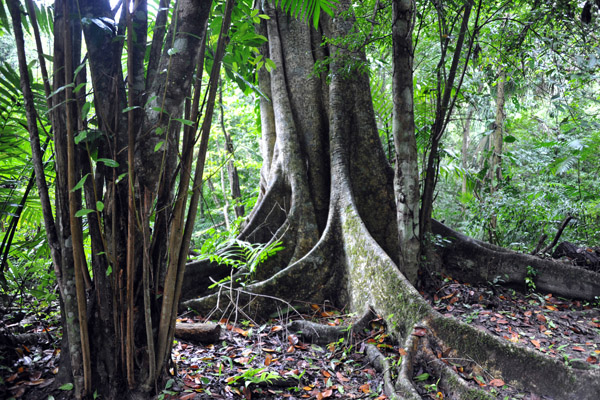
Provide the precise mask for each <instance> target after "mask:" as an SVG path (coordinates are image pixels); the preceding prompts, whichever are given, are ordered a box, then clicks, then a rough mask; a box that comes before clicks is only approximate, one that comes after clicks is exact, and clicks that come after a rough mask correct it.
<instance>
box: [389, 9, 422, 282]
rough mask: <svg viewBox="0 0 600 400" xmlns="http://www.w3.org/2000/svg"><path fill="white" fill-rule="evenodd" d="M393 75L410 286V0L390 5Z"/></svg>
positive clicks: (413, 159) (415, 218) (414, 260)
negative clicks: (391, 13) (391, 12)
mask: <svg viewBox="0 0 600 400" xmlns="http://www.w3.org/2000/svg"><path fill="white" fill-rule="evenodd" d="M392 7H393V8H392V10H393V15H392V18H393V22H392V38H393V41H394V43H393V48H394V52H393V57H394V58H393V61H394V74H393V77H392V91H393V97H394V109H393V117H392V118H393V125H392V130H393V133H394V144H395V147H396V165H395V176H394V184H395V185H394V186H395V197H396V209H397V215H398V216H397V218H398V237H399V246H398V247H399V249H400V257H399V264H398V265H399V267H400V270H401V271H402V273H403V274H404V276H406V278H407V279H408V280H409V281H410V282H411V283H413V284H415V283H416V281H417V272H418V267H419V251H420V242H419V240H420V235H419V195H420V193H419V170H418V155H417V141H416V138H415V118H414V111H413V70H412V69H413V44H412V30H413V29H412V24H413V16H414V15H413V13H414V8H415V4H414V1H412V0H394V2H393V5H392Z"/></svg>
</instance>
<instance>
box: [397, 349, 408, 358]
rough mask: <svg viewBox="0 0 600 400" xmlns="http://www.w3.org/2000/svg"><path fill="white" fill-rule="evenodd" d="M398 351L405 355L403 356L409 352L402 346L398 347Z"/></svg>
mask: <svg viewBox="0 0 600 400" xmlns="http://www.w3.org/2000/svg"><path fill="white" fill-rule="evenodd" d="M398 353H399V354H400V355H401V356H403V357H404V356H405V355H406V354H407V353H406V350H404V349H403V348H402V347H400V348H399V349H398Z"/></svg>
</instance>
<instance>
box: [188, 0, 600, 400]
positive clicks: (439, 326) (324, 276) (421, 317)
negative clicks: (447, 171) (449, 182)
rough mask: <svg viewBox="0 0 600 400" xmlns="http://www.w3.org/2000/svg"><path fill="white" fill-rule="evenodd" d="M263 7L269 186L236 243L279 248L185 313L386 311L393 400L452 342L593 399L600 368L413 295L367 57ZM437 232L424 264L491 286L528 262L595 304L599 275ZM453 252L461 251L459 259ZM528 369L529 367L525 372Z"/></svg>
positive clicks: (337, 21)
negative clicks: (399, 353)
mask: <svg viewBox="0 0 600 400" xmlns="http://www.w3.org/2000/svg"><path fill="white" fill-rule="evenodd" d="M348 7H349V5H348V2H341V5H340V8H341V11H346V10H347V9H348ZM264 12H265V13H267V14H268V15H269V16H270V17H271V19H270V20H268V21H267V22H266V23H265V24H266V27H265V26H263V27H262V29H265V28H266V30H267V32H268V38H269V47H268V49H266V50H267V51H268V53H267V54H266V55H268V57H270V58H271V59H272V60H273V61H274V62H275V64H276V65H277V68H276V69H274V70H273V71H272V72H271V73H269V74H266V73H262V74H261V78H262V82H261V87H262V88H263V89H267V90H266V91H265V93H267V92H268V93H270V94H271V102H267V101H265V102H263V103H262V107H268V109H266V110H265V109H263V111H262V116H263V118H264V119H263V121H265V119H266V120H268V119H269V118H273V120H272V121H271V122H272V123H271V124H268V123H267V124H265V123H263V125H262V126H263V129H265V130H266V131H265V132H263V133H264V135H263V140H264V142H263V150H266V151H267V152H268V153H269V154H272V158H270V159H269V158H266V159H265V162H266V164H268V165H267V166H266V167H265V168H264V169H263V175H262V177H263V179H265V180H266V181H265V182H263V184H262V185H261V187H262V188H264V190H265V191H264V193H263V194H262V195H261V197H260V201H259V202H258V203H257V205H256V207H255V209H254V210H253V211H252V213H251V214H250V217H249V221H248V223H247V225H246V228H245V229H244V231H243V232H242V233H241V237H242V238H244V239H246V240H249V241H254V242H261V243H265V242H268V241H273V240H281V241H283V243H284V246H285V250H284V251H282V252H280V253H278V255H277V256H276V257H272V258H270V259H269V260H267V263H266V265H265V268H263V269H262V270H259V271H257V278H258V282H255V283H251V284H246V285H245V286H243V287H236V286H235V283H234V284H232V285H226V286H222V287H221V288H219V289H218V293H212V294H211V293H210V292H206V291H204V293H203V297H199V298H192V299H189V300H187V301H185V302H183V303H182V304H181V308H182V309H186V308H188V307H189V308H192V309H195V310H197V311H198V312H199V313H201V314H203V315H204V316H206V315H209V314H210V315H212V316H213V317H215V316H226V317H232V316H233V315H235V314H236V313H238V312H239V313H244V314H245V315H248V316H252V317H254V316H263V317H267V316H268V315H269V314H270V313H272V312H277V311H278V310H281V309H284V308H288V307H289V306H290V305H291V306H295V305H297V304H302V302H305V301H308V302H311V303H321V302H325V301H331V302H332V303H333V304H336V305H338V306H339V307H343V308H345V309H346V310H349V311H350V312H354V313H356V314H357V315H359V316H361V315H366V314H368V313H370V312H374V313H376V314H377V315H381V316H384V318H385V319H386V322H387V327H388V329H389V331H390V332H391V334H392V335H393V336H394V337H395V339H397V340H398V342H399V343H400V345H401V347H403V348H404V349H405V351H406V352H407V355H406V356H405V357H403V358H402V363H401V365H400V366H399V367H398V368H395V371H394V372H395V373H396V376H398V378H397V380H396V381H391V378H390V377H389V375H392V374H389V375H388V378H386V380H385V390H386V393H387V395H388V397H390V398H393V399H398V398H404V399H418V398H420V396H419V395H418V394H417V392H416V390H415V388H414V387H413V383H412V372H413V366H414V364H415V363H416V360H417V359H424V360H425V361H424V362H428V363H429V362H431V363H434V362H436V360H437V359H436V358H435V356H433V357H429V358H427V357H428V356H427V352H426V350H425V344H426V343H427V341H437V342H441V343H442V345H447V346H450V347H451V348H452V349H454V350H455V351H456V354H457V355H456V356H457V357H465V358H470V359H473V360H474V361H475V362H477V363H479V364H480V365H482V367H483V368H486V369H487V370H489V371H494V374H495V377H497V378H502V379H504V380H505V381H514V382H516V384H517V385H521V386H522V387H523V388H525V389H526V390H533V391H535V392H536V393H537V394H539V395H545V396H550V397H554V398H561V399H562V398H580V399H595V398H596V395H597V393H598V390H600V377H599V376H598V374H596V373H593V372H586V371H576V370H573V369H571V368H569V367H567V366H565V365H564V364H563V363H561V362H557V361H555V360H551V359H549V358H547V357H546V356H544V355H540V354H534V353H533V352H530V351H527V350H524V349H521V348H518V347H516V346H514V345H513V344H510V343H508V342H505V341H502V340H499V339H496V338H494V337H491V336H489V335H487V334H485V333H483V332H481V331H479V330H477V329H475V328H474V327H471V326H468V325H465V324H463V323H460V322H458V321H456V320H454V319H452V318H446V317H443V316H441V315H440V314H438V313H437V312H436V311H434V310H433V309H432V308H431V307H430V306H429V305H428V304H427V303H426V302H425V301H424V300H423V298H422V297H421V296H420V295H419V293H417V291H416V290H415V289H414V287H413V286H412V285H411V284H410V282H409V281H408V280H407V279H406V278H405V277H404V276H403V274H402V273H401V272H400V270H399V268H398V260H397V255H398V254H399V253H398V250H397V244H398V241H397V238H398V236H397V227H396V222H397V219H396V218H395V216H396V209H395V202H394V179H393V173H392V171H391V169H390V167H389V165H388V164H387V162H386V159H385V154H384V151H383V148H382V145H381V142H380V140H379V137H378V135H377V129H376V126H375V119H374V113H373V110H372V107H371V106H370V104H371V103H370V98H369V97H370V96H369V84H368V75H366V74H365V73H363V72H362V71H361V70H354V69H352V66H355V65H357V64H359V63H362V62H365V59H364V56H363V55H362V54H360V53H359V52H350V51H348V50H347V49H343V48H339V47H336V46H335V45H333V44H332V43H335V40H333V41H328V42H327V43H328V44H327V46H324V47H322V48H320V49H319V50H320V51H318V49H317V48H315V47H313V46H314V44H317V43H320V37H321V33H319V32H317V31H315V30H313V29H311V28H309V27H308V26H307V25H306V24H304V23H301V22H296V21H292V20H290V18H288V17H286V16H285V15H282V14H281V13H280V12H279V11H276V10H274V9H272V8H267V9H266V10H264ZM352 22H353V21H352V19H351V18H346V19H344V18H341V17H336V18H334V19H330V18H328V17H327V16H322V17H321V23H322V24H323V28H322V29H323V32H322V34H323V35H325V36H328V37H331V38H334V39H335V38H340V37H343V36H345V35H347V34H348V33H349V32H350V30H351V28H352ZM323 53H325V54H327V55H328V56H331V57H332V58H331V60H330V63H329V64H328V68H329V70H328V71H327V76H321V77H316V76H315V75H314V74H313V65H314V63H315V58H316V59H317V60H319V57H320V56H321V55H322V54H323ZM325 78H327V79H325ZM265 80H266V81H265ZM269 89H270V90H269ZM270 107H272V109H270ZM268 129H274V131H269V130H268ZM269 145H270V146H271V147H270V148H268V146H269ZM265 148H266V149H265ZM433 226H434V227H435V229H436V232H437V233H439V234H441V235H442V236H443V237H445V238H446V239H447V240H449V242H447V241H444V240H442V242H443V243H449V244H448V247H442V248H440V249H439V252H438V255H437V256H436V260H431V261H432V265H435V263H433V261H438V262H439V263H441V262H442V261H444V263H445V264H447V265H449V266H453V265H457V268H462V269H465V270H467V271H470V274H471V275H473V276H476V277H479V279H487V278H488V277H489V276H490V273H489V271H492V272H493V273H494V274H495V273H501V274H504V273H507V274H512V278H511V279H513V280H514V281H517V280H519V279H522V278H523V277H524V274H526V266H527V265H534V267H535V268H537V269H538V271H539V275H538V281H539V284H538V282H536V284H538V287H540V286H539V285H542V286H543V287H544V288H549V289H552V290H553V293H558V292H560V293H563V294H565V295H566V294H571V295H573V294H579V295H581V294H583V295H584V296H585V297H589V296H590V295H592V294H593V293H598V290H600V277H599V276H598V275H597V274H593V273H591V272H589V275H586V279H585V281H580V280H577V279H576V278H577V276H576V275H574V274H573V270H570V269H567V270H564V271H567V272H566V273H565V274H564V275H563V272H561V271H563V269H561V268H562V266H561V267H557V266H558V264H556V263H552V262H550V261H546V262H542V263H537V261H536V259H534V258H533V257H530V256H523V255H516V253H513V252H509V251H506V250H503V249H500V248H497V247H494V246H491V245H487V244H483V243H481V242H475V241H472V240H471V239H469V238H466V237H464V236H462V235H460V234H458V233H456V232H453V231H451V230H449V229H447V228H445V227H443V226H441V225H439V226H438V224H437V223H435V221H433ZM469 249H470V250H469ZM453 250H456V251H457V252H460V254H461V255H462V257H460V258H459V260H460V261H461V262H460V263H458V261H457V260H456V259H455V258H454V252H453ZM489 255H494V258H493V259H491V260H488V262H487V263H486V264H485V267H483V264H482V267H481V268H477V266H478V264H476V262H477V261H479V262H483V261H484V260H486V256H489ZM532 263H533V264H532ZM545 263H548V264H545ZM488 269H489V271H488ZM223 270H224V268H223V267H219V266H215V265H214V264H213V265H211V264H208V263H204V264H203V263H198V264H195V265H194V266H193V267H192V268H188V270H187V271H188V275H187V277H186V279H185V281H186V282H188V281H190V282H192V285H195V286H198V284H199V281H198V280H197V278H196V276H200V275H203V276H207V275H210V274H215V275H218V274H219V273H222V272H223ZM466 276H468V274H467V275H466ZM563 282H564V283H563ZM194 293H196V294H197V293H198V289H197V288H196V290H192V289H191V285H190V286H188V291H187V293H186V294H187V296H186V297H188V298H189V297H190V296H192V295H193V294H194ZM304 304H306V303H304ZM416 327H419V328H421V329H423V328H424V330H425V332H426V334H425V336H424V338H423V339H420V338H419V336H417V335H413V332H414V329H415V328H416ZM311 331H312V329H311ZM308 336H310V332H309V333H307V337H308ZM327 337H329V336H327ZM373 351H375V350H373ZM375 353H377V352H376V351H375ZM374 358H378V357H377V355H376V354H375V355H374ZM437 361H439V360H437ZM527 365H536V368H534V369H533V368H529V369H525V366H527ZM388 367H389V366H388ZM440 368H441V369H442V370H443V375H442V376H441V378H440V381H439V384H440V385H442V386H443V387H445V388H447V390H448V391H449V392H450V393H451V394H452V395H453V398H486V397H485V396H486V395H485V394H484V393H483V392H480V391H479V390H477V389H472V388H469V387H467V385H466V383H465V382H464V381H463V380H462V378H460V377H459V376H458V375H457V374H456V373H455V372H453V371H452V370H451V369H450V368H449V367H440Z"/></svg>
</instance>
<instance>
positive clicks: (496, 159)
mask: <svg viewBox="0 0 600 400" xmlns="http://www.w3.org/2000/svg"><path fill="white" fill-rule="evenodd" d="M505 82H506V71H505V70H504V69H502V70H501V71H500V74H499V76H498V80H497V84H496V118H495V121H494V131H493V132H492V141H491V146H490V147H491V149H490V153H491V154H490V169H489V171H488V180H489V185H490V195H492V196H493V195H494V193H495V192H496V191H497V190H498V186H499V185H500V183H501V182H502V144H503V140H504V134H503V133H504V121H505V120H506V113H505V111H504V103H505V101H506V97H505V96H506V95H505V91H504V84H505ZM497 229H498V216H497V215H496V213H492V215H491V216H490V221H489V237H490V243H494V244H497V243H498V232H497Z"/></svg>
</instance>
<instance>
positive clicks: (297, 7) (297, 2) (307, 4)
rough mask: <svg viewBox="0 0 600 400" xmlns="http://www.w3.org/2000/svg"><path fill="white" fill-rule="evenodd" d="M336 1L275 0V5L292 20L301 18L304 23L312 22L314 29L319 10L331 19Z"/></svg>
mask: <svg viewBox="0 0 600 400" xmlns="http://www.w3.org/2000/svg"><path fill="white" fill-rule="evenodd" d="M336 3H337V1H336V0H331V1H329V0H276V1H275V5H276V6H281V8H282V9H283V10H285V12H287V13H288V14H290V15H292V16H293V17H294V18H299V17H301V18H302V19H303V20H305V21H309V20H312V22H313V26H314V27H315V29H317V28H318V27H319V18H320V15H321V10H322V11H324V12H326V13H327V14H329V15H330V16H332V17H333V10H334V9H335V5H336Z"/></svg>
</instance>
